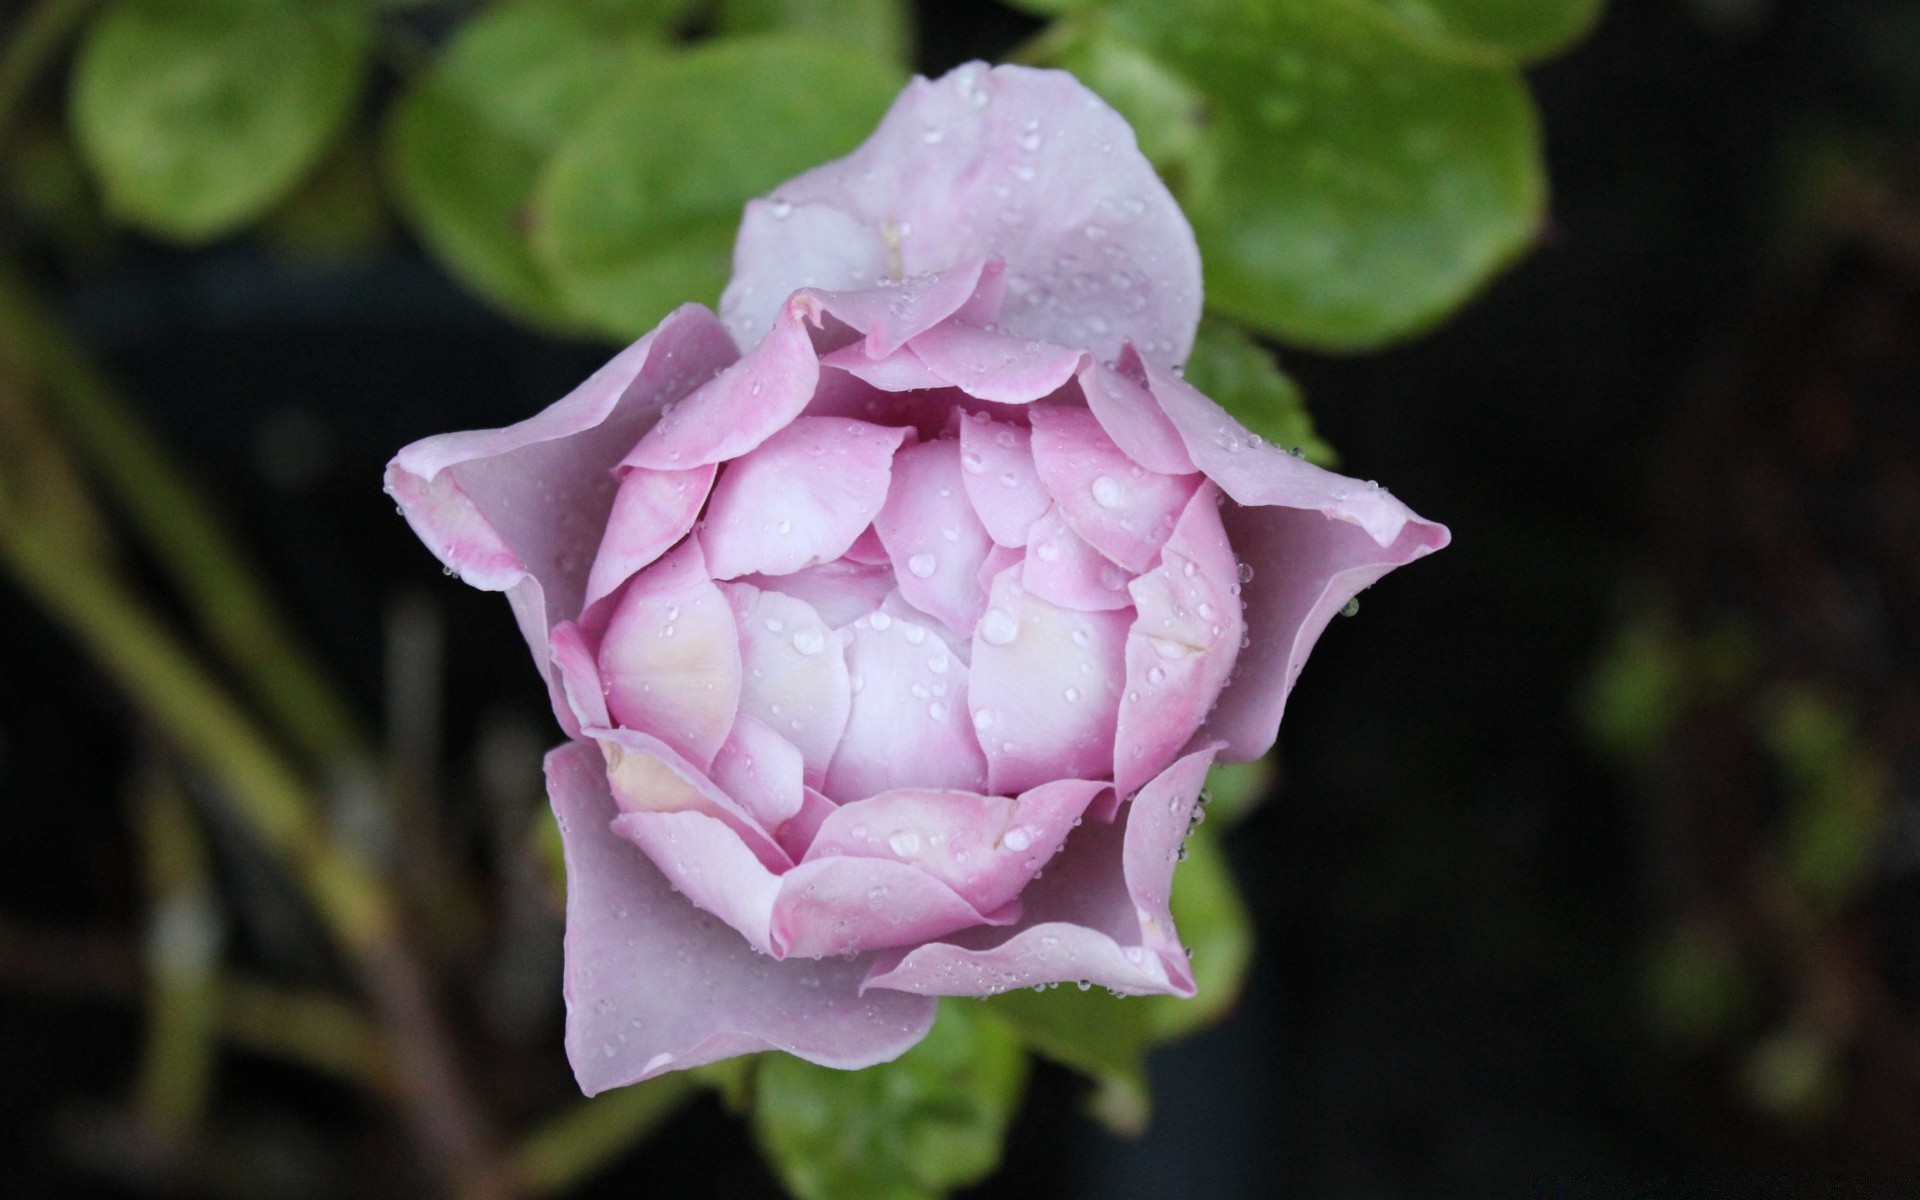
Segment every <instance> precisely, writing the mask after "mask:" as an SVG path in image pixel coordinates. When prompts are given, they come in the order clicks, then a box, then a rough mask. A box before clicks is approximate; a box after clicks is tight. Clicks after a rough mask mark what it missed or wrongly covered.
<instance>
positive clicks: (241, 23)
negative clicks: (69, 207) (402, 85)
mask: <svg viewBox="0 0 1920 1200" xmlns="http://www.w3.org/2000/svg"><path fill="white" fill-rule="evenodd" d="M372 31H373V25H372V17H371V12H370V10H369V9H368V8H366V7H365V6H364V5H360V4H350V3H337V2H330V3H321V2H318V0H314V2H308V0H121V2H120V3H118V4H115V5H114V6H113V7H111V8H109V9H107V10H106V11H105V12H103V13H101V15H100V16H99V18H98V19H96V20H95V21H94V22H93V23H92V24H91V25H90V26H89V27H88V28H87V31H86V34H85V36H84V37H83V39H82V41H81V44H80V48H79V51H78V55H77V58H76V61H75V64H74V72H73V82H72V93H71V108H70V118H71V120H72V122H73V131H74V138H75V140H76V141H77V142H78V144H79V147H80V151H81V154H82V156H83V157H84V158H85V159H86V161H87V164H88V166H89V167H91V168H92V170H93V172H94V174H95V175H96V176H98V178H99V181H100V187H101V192H102V194H103V197H104V199H105V202H106V206H107V208H108V210H109V211H111V212H112V213H113V214H114V215H116V216H118V217H120V218H122V219H124V220H126V221H128V222H129V223H131V224H134V225H137V226H139V227H141V228H143V229H145V230H148V231H149V232H152V233H156V234H159V235H161V236H163V237H168V238H173V239H175V240H178V241H183V242H199V241H206V240H209V239H212V238H216V237H220V236H222V235H224V234H228V233H232V232H233V231H235V230H237V229H239V228H240V227H242V226H244V225H246V224H247V223H248V222H250V221H252V220H253V219H255V218H256V217H259V216H261V215H263V214H264V213H266V212H267V211H268V210H270V209H272V208H274V207H275V206H276V205H277V204H279V203H280V202H281V201H282V200H284V199H286V198H287V196H288V194H289V193H291V192H292V190H293V188H294V186H295V185H296V184H298V183H299V182H300V179H301V178H302V177H303V176H304V175H305V174H306V173H307V171H308V169H309V168H310V167H312V166H313V165H314V163H315V162H317V161H319V159H320V157H321V155H322V154H324V153H325V152H326V149H327V147H328V145H329V144H330V143H331V142H332V140H333V138H334V136H335V135H336V134H337V133H338V132H339V130H340V127H341V125H342V123H343V122H344V121H345V120H346V118H347V115H348V113H349V112H350V111H351V109H352V107H353V104H354V100H355V98H356V97H357V96H358V95H359V92H360V83H361V80H362V78H363V77H364V75H365V73H366V65H367V46H368V42H369V40H370V38H371V35H372Z"/></svg>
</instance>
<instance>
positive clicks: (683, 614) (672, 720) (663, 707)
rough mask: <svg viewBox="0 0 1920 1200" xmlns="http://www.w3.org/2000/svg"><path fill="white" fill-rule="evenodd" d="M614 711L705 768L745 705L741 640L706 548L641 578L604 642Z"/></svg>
mask: <svg viewBox="0 0 1920 1200" xmlns="http://www.w3.org/2000/svg"><path fill="white" fill-rule="evenodd" d="M599 657H600V678H601V680H602V681H603V683H604V685H605V687H606V691H607V708H608V710H609V711H610V712H611V713H612V714H613V718H614V720H616V721H618V722H620V724H622V725H624V726H626V727H627V728H628V729H638V730H641V731H643V732H646V733H650V734H653V735H654V736H655V737H657V738H659V739H660V740H661V741H663V742H666V743H667V744H668V745H669V746H672V747H673V748H674V749H675V750H678V751H679V752H680V753H681V754H684V755H685V756H686V757H687V758H689V759H691V760H693V762H694V763H695V765H697V766H698V767H699V768H700V769H701V770H705V769H706V768H707V767H708V766H710V765H712V763H713V754H714V751H716V750H718V749H719V748H720V743H722V742H724V741H726V740H727V734H728V733H729V732H731V731H732V729H733V714H734V712H735V711H736V710H737V709H738V708H739V707H740V638H739V635H738V634H737V633H736V632H735V630H734V624H733V612H732V610H730V609H729V608H728V607H727V600H726V597H725V596H723V595H721V593H720V589H719V588H718V587H717V586H715V584H714V582H713V580H712V579H710V578H708V576H707V569H706V563H705V562H704V561H703V560H702V558H701V554H700V544H699V542H698V541H697V540H695V539H693V538H688V539H687V540H686V541H684V542H682V543H680V545H679V547H677V548H676V549H674V550H672V551H670V552H668V554H667V555H666V557H664V558H662V559H661V560H660V561H659V562H657V563H655V564H653V566H651V567H649V568H647V569H646V570H645V571H642V572H641V573H640V574H639V575H637V576H635V577H634V579H633V581H632V582H631V583H629V584H628V585H627V590H626V594H625V595H624V596H622V597H621V598H620V606H619V608H618V609H616V610H615V612H614V614H613V621H612V623H611V624H609V625H608V626H607V634H606V637H605V638H604V639H602V641H601V643H600V656H599Z"/></svg>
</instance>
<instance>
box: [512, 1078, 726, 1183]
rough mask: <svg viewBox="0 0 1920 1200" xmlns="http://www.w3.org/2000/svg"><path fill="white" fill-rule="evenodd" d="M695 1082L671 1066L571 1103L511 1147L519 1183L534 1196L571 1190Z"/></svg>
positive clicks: (649, 1128)
mask: <svg viewBox="0 0 1920 1200" xmlns="http://www.w3.org/2000/svg"><path fill="white" fill-rule="evenodd" d="M700 1087H701V1080H700V1078H699V1077H698V1076H695V1075H692V1074H691V1073H689V1072H686V1071H675V1072H674V1073H672V1074H670V1075H661V1076H658V1077H657V1078H654V1079H649V1080H648V1081H647V1082H645V1083H637V1084H634V1085H633V1086H632V1087H625V1088H621V1089H619V1090H618V1091H612V1092H607V1093H605V1094H603V1095H599V1096H595V1097H594V1098H593V1099H591V1100H588V1101H586V1102H584V1103H582V1104H577V1105H575V1106H574V1107H573V1108H571V1109H569V1110H567V1111H566V1112H564V1113H561V1114H560V1115H559V1116H557V1117H554V1118H552V1119H551V1120H549V1121H547V1122H546V1124H544V1125H541V1126H540V1127H539V1128H537V1129H535V1130H534V1131H533V1132H532V1133H530V1134H528V1135H527V1136H526V1137H525V1138H524V1139H523V1140H522V1141H521V1142H520V1145H519V1146H518V1147H517V1148H516V1149H515V1150H514V1152H513V1164H514V1168H515V1170H516V1171H517V1172H518V1174H519V1176H520V1180H521V1183H522V1184H523V1185H524V1186H525V1188H526V1190H527V1191H528V1192H529V1193H531V1194H533V1195H536V1196H556V1195H560V1194H561V1193H563V1192H567V1191H570V1190H571V1189H573V1188H574V1187H576V1186H578V1185H579V1184H581V1183H584V1182H585V1181H586V1180H588V1179H589V1178H591V1177H592V1176H593V1175H594V1174H596V1173H597V1172H599V1171H601V1170H604V1169H605V1168H606V1167H607V1166H608V1165H610V1164H611V1163H612V1162H613V1161H614V1160H615V1159H617V1158H619V1156H620V1155H621V1154H623V1153H625V1152H626V1151H627V1150H628V1149H629V1148H631V1147H632V1146H633V1145H634V1143H636V1142H639V1141H641V1140H642V1139H644V1138H645V1137H646V1136H647V1135H648V1134H650V1133H652V1132H653V1131H654V1130H656V1129H658V1128H659V1127H660V1126H661V1125H663V1124H665V1123H666V1121H667V1119H668V1118H669V1117H671V1116H673V1114H674V1113H676V1112H678V1111H680V1108H681V1106H682V1105H684V1104H686V1103H687V1102H688V1101H689V1100H691V1099H693V1097H694V1095H695V1094H696V1093H697V1092H698V1091H699V1090H700Z"/></svg>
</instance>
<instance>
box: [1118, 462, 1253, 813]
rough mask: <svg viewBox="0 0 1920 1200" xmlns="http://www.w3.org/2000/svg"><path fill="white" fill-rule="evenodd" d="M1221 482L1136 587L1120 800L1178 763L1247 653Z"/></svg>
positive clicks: (1198, 497)
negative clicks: (1237, 660)
mask: <svg viewBox="0 0 1920 1200" xmlns="http://www.w3.org/2000/svg"><path fill="white" fill-rule="evenodd" d="M1217 499H1218V493H1217V492H1216V491H1215V490H1214V488H1213V485H1212V484H1208V485H1206V486H1205V487H1202V488H1201V489H1200V490H1199V491H1198V492H1195V493H1194V496H1193V499H1192V500H1191V501H1189V502H1188V504H1187V510H1186V512H1184V513H1182V514H1181V515H1180V524H1179V525H1178V526H1176V527H1175V528H1174V531H1173V536H1172V537H1170V538H1168V539H1167V544H1166V546H1165V547H1164V548H1163V549H1162V550H1161V552H1160V565H1159V566H1158V567H1156V568H1155V569H1154V570H1152V571H1149V572H1147V573H1146V574H1144V575H1142V576H1140V577H1139V578H1137V579H1135V580H1134V581H1133V583H1132V584H1131V585H1130V587H1129V588H1128V590H1129V591H1130V592H1131V593H1132V595H1133V602H1134V606H1135V610H1136V611H1137V612H1138V613H1139V616H1138V618H1136V619H1135V621H1134V623H1133V628H1132V629H1130V630H1129V631H1128V632H1127V697H1126V700H1125V702H1123V703H1122V704H1121V705H1120V730H1119V733H1118V734H1117V735H1116V737H1115V745H1116V747H1117V754H1116V758H1115V762H1114V772H1113V781H1114V787H1115V790H1116V791H1117V792H1118V794H1119V795H1121V796H1129V795H1132V794H1133V790H1134V789H1135V788H1137V787H1139V786H1140V785H1141V784H1143V783H1145V782H1146V781H1147V780H1149V779H1151V778H1153V777H1154V776H1155V775H1156V774H1158V773H1159V771H1160V769H1161V768H1162V767H1164V766H1166V765H1167V764H1168V763H1169V762H1172V761H1173V758H1174V756H1175V755H1176V754H1178V753H1179V752H1180V749H1181V748H1182V747H1183V746H1185V745H1186V744H1187V742H1188V740H1189V739H1191V738H1192V737H1193V734H1194V731H1195V730H1197V729H1199V728H1200V724H1201V722H1202V721H1204V720H1206V717H1207V713H1208V712H1210V711H1212V709H1213V704H1214V701H1215V700H1216V699H1218V698H1219V696H1220V689H1221V688H1222V687H1224V686H1226V682H1227V677H1228V675H1229V674H1230V673H1231V672H1232V671H1233V663H1234V659H1235V658H1236V657H1237V656H1238V655H1239V653H1240V635H1241V633H1242V631H1243V630H1244V629H1245V621H1244V619H1243V618H1242V617H1241V614H1240V598H1239V595H1238V593H1237V591H1236V588H1237V586H1238V583H1239V575H1238V572H1239V569H1240V566H1239V563H1237V562H1236V561H1235V560H1234V557H1233V547H1232V546H1231V545H1229V544H1228V542H1227V531H1226V530H1225V529H1224V528H1223V527H1222V526H1221V524H1220V509H1219V505H1218V503H1217Z"/></svg>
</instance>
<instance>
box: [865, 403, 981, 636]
mask: <svg viewBox="0 0 1920 1200" xmlns="http://www.w3.org/2000/svg"><path fill="white" fill-rule="evenodd" d="M961 474H962V472H961V470H960V443H959V442H957V441H955V440H953V439H951V438H947V439H942V440H941V441H937V442H922V443H920V444H919V445H917V446H908V447H907V448H906V449H904V450H902V451H900V453H898V454H896V455H895V456H894V460H893V489H892V490H891V491H890V492H888V493H887V503H886V507H884V508H882V509H881V510H880V515H879V516H877V517H875V518H874V520H873V527H874V529H876V530H877V531H879V534H880V541H881V544H883V545H884V546H886V548H887V556H888V557H889V558H891V559H892V560H893V574H894V581H895V582H896V583H897V584H898V585H899V587H900V594H901V595H903V596H905V597H906V598H907V603H909V604H911V605H913V606H914V607H915V608H917V609H919V610H920V611H921V612H924V613H929V614H931V615H933V616H935V617H938V618H940V620H942V621H944V622H945V623H946V625H947V628H949V629H951V630H953V631H954V632H955V633H958V634H960V635H961V636H962V637H965V636H967V635H968V634H970V633H972V632H973V626H974V622H976V621H978V620H979V619H980V609H981V607H982V604H981V596H980V588H979V586H978V585H977V584H976V582H975V577H976V576H977V575H978V573H979V571H980V564H981V563H983V562H985V561H986V558H987V551H988V550H990V549H992V547H993V541H992V539H991V538H989V537H988V536H987V530H986V527H985V526H983V525H982V524H981V523H980V518H979V517H977V516H975V515H974V511H973V505H972V504H970V503H969V502H968V501H967V489H966V484H965V483H964V481H963V480H962V479H961Z"/></svg>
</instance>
